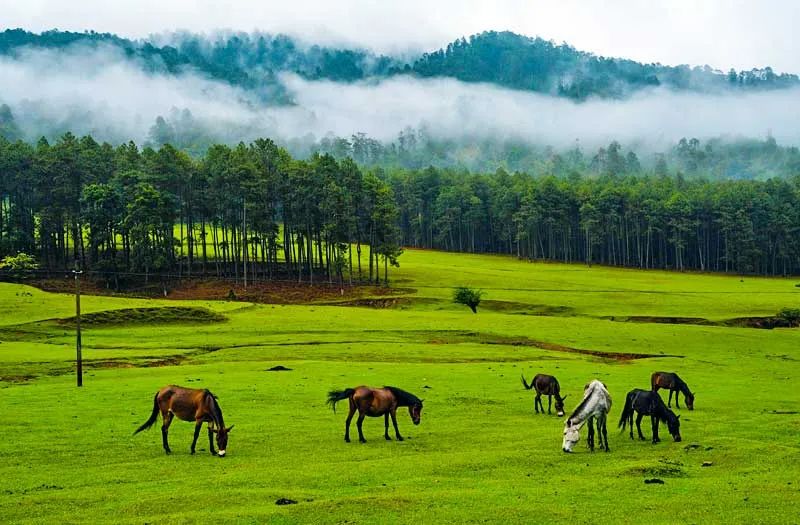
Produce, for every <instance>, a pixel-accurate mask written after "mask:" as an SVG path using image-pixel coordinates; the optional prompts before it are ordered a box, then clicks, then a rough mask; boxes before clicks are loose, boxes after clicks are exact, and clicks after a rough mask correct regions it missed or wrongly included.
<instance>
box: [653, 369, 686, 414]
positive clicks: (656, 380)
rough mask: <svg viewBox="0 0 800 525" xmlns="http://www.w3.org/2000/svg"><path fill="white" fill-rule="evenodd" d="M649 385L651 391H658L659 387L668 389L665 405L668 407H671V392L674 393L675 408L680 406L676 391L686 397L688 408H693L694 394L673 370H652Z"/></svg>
mask: <svg viewBox="0 0 800 525" xmlns="http://www.w3.org/2000/svg"><path fill="white" fill-rule="evenodd" d="M650 387H651V388H652V389H653V392H658V389H659V388H666V389H668V390H669V399H668V400H667V406H668V407H670V408H671V407H672V393H673V392H674V393H675V408H680V407H681V406H680V405H679V404H678V393H679V392H680V393H682V394H683V397H685V398H686V406H687V407H688V408H689V410H694V394H692V391H691V390H689V385H687V384H686V382H685V381H684V380H683V379H681V378H680V377H678V374H676V373H674V372H653V375H651V376H650Z"/></svg>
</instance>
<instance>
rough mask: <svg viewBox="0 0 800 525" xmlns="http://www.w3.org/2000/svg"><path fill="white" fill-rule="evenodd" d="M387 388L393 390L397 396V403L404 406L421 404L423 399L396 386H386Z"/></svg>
mask: <svg viewBox="0 0 800 525" xmlns="http://www.w3.org/2000/svg"><path fill="white" fill-rule="evenodd" d="M383 388H385V389H386V390H388V391H389V392H391V393H392V394H393V395H394V397H396V398H397V405H398V406H402V407H410V406H413V405H421V404H422V400H421V399H420V398H418V397H417V396H415V395H414V394H412V393H410V392H406V391H405V390H403V389H401V388H397V387H396V386H384V387H383Z"/></svg>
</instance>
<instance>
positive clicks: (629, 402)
mask: <svg viewBox="0 0 800 525" xmlns="http://www.w3.org/2000/svg"><path fill="white" fill-rule="evenodd" d="M634 397H636V393H635V392H628V395H627V397H626V398H625V406H624V407H623V408H622V415H621V416H620V417H619V425H618V428H621V429H622V430H625V424H626V423H627V422H628V419H629V418H630V417H631V415H632V414H633V398H634Z"/></svg>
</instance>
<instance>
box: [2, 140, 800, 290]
mask: <svg viewBox="0 0 800 525" xmlns="http://www.w3.org/2000/svg"><path fill="white" fill-rule="evenodd" d="M684 147H685V148H688V149H687V153H686V154H687V155H689V156H688V157H687V159H688V160H687V162H689V161H691V159H693V158H694V157H693V156H692V155H690V154H689V153H691V152H692V151H693V148H694V149H696V144H695V145H694V146H692V144H690V141H687V142H686V143H685V145H684V144H679V145H678V149H679V150H680V149H681V148H684ZM798 228H800V176H799V175H798V174H797V173H795V175H794V176H787V177H783V178H770V179H767V180H764V181H755V180H712V179H708V178H704V177H701V176H695V177H692V178H689V177H686V176H685V175H684V174H683V173H681V172H676V173H671V172H669V171H668V170H667V168H666V164H665V163H657V165H656V166H655V167H654V168H652V169H645V168H642V166H641V164H639V163H638V160H637V159H636V156H635V155H629V154H625V153H624V151H622V149H621V147H620V146H619V144H616V143H612V144H610V145H609V146H608V147H607V148H602V151H600V152H598V155H596V156H594V158H592V159H591V162H590V163H589V164H588V165H587V166H586V167H585V168H584V169H583V170H582V171H578V170H572V171H570V172H568V173H566V174H561V175H556V174H553V173H551V174H547V175H540V176H534V175H531V174H527V173H523V172H513V173H510V172H508V171H506V170H503V169H498V170H496V171H495V172H490V173H470V172H467V171H464V170H455V169H449V168H444V169H442V168H436V167H433V166H429V167H427V168H422V169H405V168H392V169H383V168H379V167H378V168H365V167H362V166H359V165H358V164H357V163H356V162H354V161H353V160H352V159H350V158H349V157H348V158H344V159H342V160H337V159H336V158H334V157H333V156H332V155H330V154H314V155H312V156H311V157H310V158H309V159H307V160H302V159H296V158H293V157H292V156H291V155H290V154H289V153H288V152H287V151H286V150H285V149H284V148H281V147H279V146H277V145H276V144H275V143H274V142H273V141H271V140H269V139H259V140H256V141H254V142H253V143H250V144H244V143H240V144H238V145H237V146H235V147H229V146H226V145H215V146H212V147H211V148H209V149H208V151H207V152H206V153H205V155H203V156H202V157H200V158H196V159H195V158H192V157H191V156H189V155H188V154H187V153H186V152H184V151H181V150H179V149H177V148H175V147H173V146H172V145H169V144H166V145H163V146H161V147H159V148H151V147H145V148H142V149H140V148H139V147H137V145H136V144H134V143H132V142H130V143H126V144H123V145H120V146H118V147H113V146H111V145H110V144H107V143H98V142H97V141H95V140H94V139H93V138H92V137H90V136H85V137H81V138H78V137H75V136H73V135H72V134H66V135H64V136H63V137H61V138H60V139H59V140H58V141H56V142H55V143H53V144H50V143H49V142H48V141H46V140H44V139H42V140H40V141H39V142H38V143H37V144H36V145H30V144H28V143H25V142H23V141H15V142H11V141H8V140H5V139H0V258H2V257H4V256H6V255H15V254H17V253H20V252H23V253H27V254H30V255H33V256H35V257H36V258H37V260H38V262H39V264H40V266H42V267H44V268H52V269H67V268H70V267H71V266H72V265H73V264H74V263H75V261H79V263H80V264H81V265H82V266H84V267H87V268H92V269H95V270H98V271H107V272H116V271H134V272H145V273H149V272H165V271H166V272H174V271H178V272H184V273H186V274H191V273H192V272H194V273H198V272H201V273H205V274H209V273H210V274H215V275H226V276H228V275H230V276H238V275H239V273H240V272H244V271H245V270H244V268H245V266H246V265H247V267H248V271H249V272H250V274H251V275H253V276H258V277H262V278H271V277H275V276H279V275H280V276H292V277H293V278H295V279H298V280H302V281H313V280H315V279H317V280H319V279H320V278H322V279H327V280H329V281H334V280H338V281H339V282H343V281H344V280H348V281H349V280H362V279H365V280H371V281H377V280H378V279H380V278H381V277H380V275H379V267H381V266H382V267H383V268H382V269H383V276H382V278H383V279H384V280H385V279H387V272H388V267H389V266H390V265H394V264H398V257H399V256H400V254H401V252H402V247H403V246H410V247H422V248H437V249H444V250H451V251H460V252H471V253H504V254H509V255H514V256H517V257H520V258H526V259H532V260H538V259H547V260H556V261H566V262H582V263H587V264H593V263H598V264H608V265H617V266H630V267H638V268H665V269H674V270H703V271H724V272H737V273H743V274H744V273H748V274H749V273H753V274H765V275H766V274H769V275H775V274H796V273H799V272H800V262H799V261H800V235H799V234H798V233H800V232H798ZM365 246H369V247H370V248H371V249H369V250H365V249H364V247H365ZM362 250H363V253H364V254H367V253H368V254H369V255H368V259H367V260H368V263H366V264H365V267H363V268H362V266H361V264H362V263H361V261H362Z"/></svg>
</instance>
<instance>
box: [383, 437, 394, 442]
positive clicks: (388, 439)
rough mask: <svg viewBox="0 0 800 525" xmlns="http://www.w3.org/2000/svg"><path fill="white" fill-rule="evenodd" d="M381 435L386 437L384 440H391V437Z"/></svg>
mask: <svg viewBox="0 0 800 525" xmlns="http://www.w3.org/2000/svg"><path fill="white" fill-rule="evenodd" d="M383 437H384V438H385V439H386V441H391V440H392V438H390V437H389V436H383Z"/></svg>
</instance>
